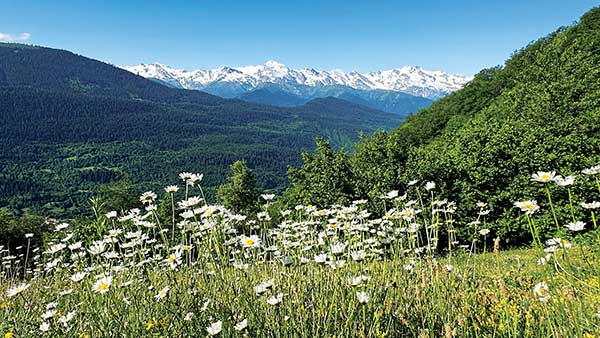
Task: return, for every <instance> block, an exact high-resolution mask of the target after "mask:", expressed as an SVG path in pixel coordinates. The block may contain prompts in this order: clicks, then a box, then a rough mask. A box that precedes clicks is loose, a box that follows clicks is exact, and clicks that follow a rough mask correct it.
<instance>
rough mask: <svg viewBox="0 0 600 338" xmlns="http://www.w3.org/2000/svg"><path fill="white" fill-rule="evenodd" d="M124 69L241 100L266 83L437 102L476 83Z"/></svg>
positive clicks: (420, 73) (437, 74)
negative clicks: (391, 94)
mask: <svg viewBox="0 0 600 338" xmlns="http://www.w3.org/2000/svg"><path fill="white" fill-rule="evenodd" d="M124 68H125V69H127V70H129V71H130V72H132V73H135V74H138V75H140V76H143V77H145V78H151V79H155V80H159V81H161V82H163V83H165V84H167V85H170V86H173V87H178V88H185V89H197V90H204V91H207V92H209V93H213V94H217V95H221V96H225V97H238V96H240V95H242V94H244V93H247V92H250V91H252V90H254V89H257V88H259V87H261V86H263V85H265V84H275V85H278V86H279V87H280V88H281V89H282V90H283V91H286V92H288V93H292V94H295V95H300V96H305V95H304V93H305V92H306V91H307V89H308V90H310V88H320V87H330V86H342V87H348V88H353V89H357V90H384V91H394V92H403V93H407V94H410V95H414V96H420V97H424V98H428V99H432V100H435V99H438V98H440V97H442V96H444V95H447V94H449V93H451V92H453V91H455V90H457V89H460V88H461V87H462V86H463V85H465V83H467V82H468V81H469V80H470V78H469V77H466V76H462V75H452V74H447V73H444V72H441V71H430V70H425V69H422V68H420V67H409V66H407V67H402V68H395V69H390V70H383V71H376V72H369V73H359V72H349V73H345V72H343V71H341V70H332V71H323V70H315V69H312V68H304V69H291V68H288V67H287V66H285V65H283V64H281V63H279V62H276V61H267V62H266V63H265V64H264V65H257V66H245V67H221V68H217V69H211V70H193V71H186V70H178V69H174V68H171V67H169V66H166V65H162V64H159V63H153V64H141V65H138V66H133V67H124ZM307 87H308V88H307Z"/></svg>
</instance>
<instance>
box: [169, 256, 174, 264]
mask: <svg viewBox="0 0 600 338" xmlns="http://www.w3.org/2000/svg"><path fill="white" fill-rule="evenodd" d="M173 262H175V255H170V256H169V263H173Z"/></svg>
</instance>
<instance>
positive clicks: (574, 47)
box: [286, 8, 600, 244]
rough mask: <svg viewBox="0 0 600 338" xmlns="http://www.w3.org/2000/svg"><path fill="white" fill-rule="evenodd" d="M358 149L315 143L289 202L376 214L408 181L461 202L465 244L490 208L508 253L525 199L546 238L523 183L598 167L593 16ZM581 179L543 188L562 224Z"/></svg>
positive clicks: (598, 31) (599, 86)
mask: <svg viewBox="0 0 600 338" xmlns="http://www.w3.org/2000/svg"><path fill="white" fill-rule="evenodd" d="M355 149H356V152H355V153H354V154H352V155H351V156H349V155H346V154H344V153H340V154H336V153H334V152H332V151H330V150H329V148H328V146H327V145H326V144H321V145H320V146H319V151H317V153H316V154H313V155H308V154H307V155H305V156H304V161H305V164H304V165H303V166H302V167H300V168H299V169H297V170H293V171H292V172H291V180H292V183H293V185H292V187H291V188H290V189H289V190H288V191H287V194H286V195H287V197H288V198H289V199H290V200H297V199H299V201H300V202H309V201H310V202H313V203H322V204H323V205H329V204H332V203H338V202H348V201H349V200H352V199H355V198H369V199H370V200H371V201H372V203H375V204H379V205H380V207H381V204H380V203H381V199H379V198H378V196H380V195H381V194H382V193H387V192H388V191H390V190H393V189H399V190H400V191H401V192H403V191H407V190H408V189H410V186H409V185H408V183H409V182H410V181H411V180H415V179H419V180H420V182H424V181H434V182H435V183H436V184H437V186H436V189H439V190H441V191H443V192H444V194H445V195H447V196H448V197H449V200H453V201H456V202H457V203H458V211H457V212H458V213H460V214H461V216H462V217H459V218H460V219H463V223H462V224H461V226H462V228H461V229H462V230H460V231H462V234H463V235H465V236H466V235H467V233H466V232H467V231H469V230H468V227H466V224H467V223H468V222H469V221H468V220H467V217H466V215H473V214H476V212H477V210H478V207H477V206H476V203H477V202H487V203H489V205H490V208H491V213H490V214H489V215H487V218H488V219H490V220H494V226H493V228H492V229H493V235H495V234H497V235H499V236H500V237H501V238H503V239H504V240H505V241H507V242H509V243H513V244H516V243H520V242H523V241H525V240H524V239H523V238H524V237H525V236H527V234H528V230H527V229H528V228H527V227H528V225H527V222H526V221H525V219H521V221H520V223H515V219H516V216H517V215H518V210H517V209H515V208H514V206H513V203H514V202H515V201H517V200H519V199H521V198H524V197H526V198H530V199H536V200H537V201H538V202H539V203H540V205H541V206H542V209H544V210H546V213H545V214H544V215H543V217H544V222H543V225H542V231H543V233H545V234H546V236H550V235H552V231H550V230H551V229H555V227H554V220H552V215H551V213H550V212H549V211H548V210H551V208H550V206H549V201H548V200H547V194H546V189H545V187H543V186H540V185H538V186H536V185H532V184H531V182H530V178H531V176H530V175H531V174H532V173H534V172H535V171H537V170H541V169H545V170H548V171H556V172H557V174H560V175H563V176H567V175H571V174H575V173H579V172H580V171H581V170H583V169H585V168H588V167H591V166H593V165H596V164H598V162H600V9H599V8H596V9H593V10H591V11H589V12H588V13H586V14H585V15H584V16H583V17H582V18H581V20H580V22H579V23H577V24H576V25H574V26H572V27H566V28H560V29H558V30H557V31H556V32H554V33H552V34H550V35H548V36H547V37H545V38H542V39H540V40H538V41H535V42H533V43H531V44H530V45H528V46H527V47H525V48H523V49H521V50H519V51H517V52H515V53H514V54H513V55H512V56H511V57H510V59H509V60H508V61H506V64H505V65H504V66H502V67H497V68H492V69H486V70H483V71H481V72H480V73H479V74H477V76H476V77H475V79H474V80H472V81H471V82H470V83H469V84H467V85H466V86H465V88H463V89H461V90H458V91H457V92H455V93H453V94H451V95H449V96H448V97H445V98H443V99H440V100H439V101H437V102H435V103H434V104H433V105H432V106H431V107H430V108H428V109H425V110H422V111H420V112H419V113H417V114H415V115H414V116H411V117H409V118H408V119H407V120H406V121H405V122H404V123H403V124H402V125H401V126H399V127H398V128H396V129H394V130H393V131H391V132H389V133H385V132H381V133H377V134H376V135H374V136H373V137H369V138H365V139H363V140H362V141H361V142H360V143H359V144H358V145H357V146H356V148H355ZM329 163H336V166H335V167H332V166H330V165H329ZM327 177H329V179H328V178H327ZM332 177H333V178H334V179H331V178H332ZM582 180H583V182H582V181H579V182H578V187H579V188H577V187H573V188H572V189H571V188H568V189H567V188H565V187H559V186H556V185H548V186H547V188H548V189H549V190H550V191H551V192H552V194H553V195H552V196H555V201H554V204H555V205H554V207H555V208H556V212H557V215H558V216H557V218H558V222H559V223H561V224H566V223H568V222H569V221H571V220H572V219H578V216H580V215H577V214H575V215H572V214H570V212H569V211H568V210H569V208H568V206H569V204H570V203H571V202H570V201H569V195H571V201H572V203H580V202H585V201H584V200H583V197H581V196H580V190H583V189H586V188H587V189H588V190H589V188H590V186H595V184H597V181H595V180H594V177H592V176H584V179H582ZM419 184H423V183H419ZM599 190H600V186H599ZM591 198H595V199H596V200H598V199H600V195H595V196H592V197H591ZM490 236H492V235H490Z"/></svg>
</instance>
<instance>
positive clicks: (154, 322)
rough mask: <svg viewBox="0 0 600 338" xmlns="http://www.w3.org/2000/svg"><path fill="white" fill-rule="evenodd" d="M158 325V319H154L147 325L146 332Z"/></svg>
mask: <svg viewBox="0 0 600 338" xmlns="http://www.w3.org/2000/svg"><path fill="white" fill-rule="evenodd" d="M156 325H158V321H157V320H156V318H152V320H149V321H148V322H147V323H146V330H151V329H152V328H153V327H154V326H156Z"/></svg>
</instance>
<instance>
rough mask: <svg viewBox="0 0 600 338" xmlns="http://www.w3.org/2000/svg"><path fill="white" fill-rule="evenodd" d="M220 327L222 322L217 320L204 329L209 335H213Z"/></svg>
mask: <svg viewBox="0 0 600 338" xmlns="http://www.w3.org/2000/svg"><path fill="white" fill-rule="evenodd" d="M222 329H223V322H222V321H220V320H219V321H217V322H214V323H212V324H210V326H209V327H207V328H206V331H207V332H208V334H209V335H211V336H214V335H217V334H219V333H220V332H221V330H222Z"/></svg>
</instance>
